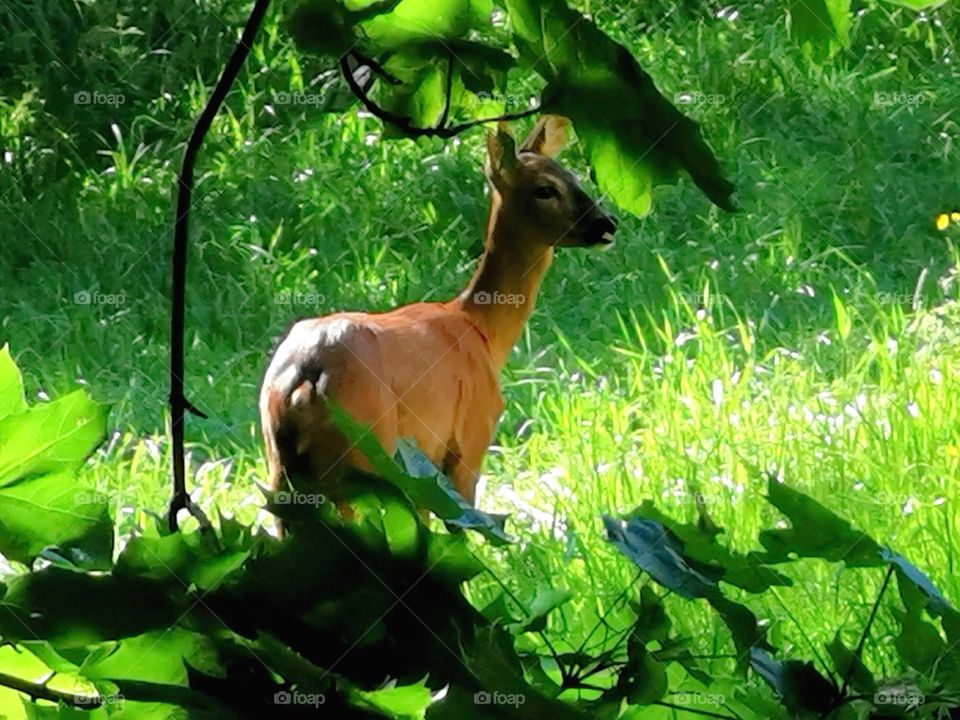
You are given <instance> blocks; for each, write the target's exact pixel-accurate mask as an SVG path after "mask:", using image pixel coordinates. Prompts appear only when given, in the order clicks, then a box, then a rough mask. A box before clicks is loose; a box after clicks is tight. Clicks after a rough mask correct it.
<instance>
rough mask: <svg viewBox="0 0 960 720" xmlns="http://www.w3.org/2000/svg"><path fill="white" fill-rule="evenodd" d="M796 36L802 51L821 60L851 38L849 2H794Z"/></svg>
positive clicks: (791, 5) (804, 0) (793, 17)
mask: <svg viewBox="0 0 960 720" xmlns="http://www.w3.org/2000/svg"><path fill="white" fill-rule="evenodd" d="M789 7H790V21H791V26H792V30H793V36H794V38H795V40H796V41H797V43H798V44H799V45H800V46H801V47H802V48H803V51H804V52H805V53H806V54H807V55H809V56H812V57H813V59H815V60H818V61H822V60H825V59H826V58H828V57H830V56H832V55H833V54H834V53H836V52H837V51H838V50H839V49H840V48H842V47H846V46H847V44H848V42H849V39H850V26H851V14H850V0H791V2H790V6H789Z"/></svg>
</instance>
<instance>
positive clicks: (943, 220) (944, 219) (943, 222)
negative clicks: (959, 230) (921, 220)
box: [937, 213, 950, 230]
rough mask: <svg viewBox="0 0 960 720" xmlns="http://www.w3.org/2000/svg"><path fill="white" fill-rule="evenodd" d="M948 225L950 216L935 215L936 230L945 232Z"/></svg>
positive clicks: (944, 214)
mask: <svg viewBox="0 0 960 720" xmlns="http://www.w3.org/2000/svg"><path fill="white" fill-rule="evenodd" d="M949 224H950V216H949V215H947V214H946V213H940V214H939V215H937V230H946V229H947V225H949Z"/></svg>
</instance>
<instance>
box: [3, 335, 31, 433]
mask: <svg viewBox="0 0 960 720" xmlns="http://www.w3.org/2000/svg"><path fill="white" fill-rule="evenodd" d="M26 409H27V401H26V399H25V398H24V394H23V377H22V376H21V375H20V369H19V368H18V367H17V365H16V363H15V362H14V361H13V357H11V355H10V346H9V345H4V346H3V347H2V348H0V420H2V419H3V418H5V417H7V416H8V415H18V414H19V413H22V412H24V411H25V410H26Z"/></svg>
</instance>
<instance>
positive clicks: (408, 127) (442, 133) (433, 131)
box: [340, 53, 540, 138]
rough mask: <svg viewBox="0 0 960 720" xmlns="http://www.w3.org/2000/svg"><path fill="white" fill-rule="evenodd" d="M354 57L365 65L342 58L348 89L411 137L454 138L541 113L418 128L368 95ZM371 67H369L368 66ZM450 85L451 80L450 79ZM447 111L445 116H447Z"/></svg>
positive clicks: (376, 114) (531, 111) (530, 111)
mask: <svg viewBox="0 0 960 720" xmlns="http://www.w3.org/2000/svg"><path fill="white" fill-rule="evenodd" d="M350 57H353V59H354V61H356V62H357V63H359V64H360V65H365V63H364V61H363V59H362V58H361V57H359V56H357V55H356V54H355V53H348V54H347V55H344V56H343V57H342V58H340V71H341V72H342V73H343V79H344V80H346V83H347V87H349V88H350V92H352V93H353V94H354V95H355V96H356V97H357V99H358V100H359V101H360V103H361V104H362V105H363V107H364V108H365V109H366V110H367V112H369V113H370V114H371V115H373V116H374V117H376V118H378V119H379V120H381V121H382V122H384V123H389V124H390V125H394V126H395V127H398V128H400V130H402V131H403V132H404V133H405V134H406V135H409V136H410V137H439V138H452V137H454V136H456V135H459V134H460V133H462V132H464V131H465V130H469V129H470V128H472V127H476V126H477V125H483V124H485V123H489V122H497V121H500V120H517V119H519V118H525V117H529V116H530V115H535V114H536V113H538V112H540V108H539V107H533V108H530V109H528V110H522V111H520V112H515V113H506V114H504V115H498V116H497V117H488V118H480V119H479V120H471V121H469V122H465V123H460V124H458V125H449V126H444V125H443V123H441V124H440V125H438V126H437V127H428V128H424V127H417V126H415V125H413V124H411V122H410V118H408V117H404V116H403V115H397V114H396V113H393V112H390V111H389V110H386V109H385V108H382V107H380V106H379V105H377V104H376V103H375V102H374V101H373V100H371V99H370V97H369V96H368V95H367V94H366V92H365V91H364V90H363V88H362V87H360V84H359V83H358V82H357V81H356V78H354V76H353V71H352V70H351V69H350V62H349V60H348V58H350ZM367 67H369V66H367ZM448 85H449V78H448ZM449 102H450V96H449V93H448V95H447V103H449ZM446 114H447V113H446V110H445V112H444V115H446ZM445 121H446V117H444V118H443V122H445Z"/></svg>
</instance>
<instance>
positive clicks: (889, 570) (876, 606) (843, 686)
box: [840, 563, 893, 697]
mask: <svg viewBox="0 0 960 720" xmlns="http://www.w3.org/2000/svg"><path fill="white" fill-rule="evenodd" d="M891 577H893V564H892V563H891V565H890V566H889V567H888V568H887V575H886V577H884V578H883V585H881V586H880V592H878V593H877V599H876V600H874V601H873V607H872V608H870V617H868V618H867V624H866V625H865V626H864V628H863V632H862V633H860V640H859V642H857V647H856V649H855V650H854V651H853V662H851V663H850V666H849V667H848V668H847V671H846V672H845V673H844V674H843V683H842V684H841V685H840V697H843V694H844V693H845V692H846V690H847V683H848V681H849V680H850V673H852V672H853V665H854V663H855V662H860V655H861V654H862V653H863V646H864V645H866V643H867V635H869V634H870V627H871V626H872V625H873V620H874V618H876V617H877V610H878V609H879V608H880V601H881V600H882V599H883V594H884V593H885V592H886V591H887V585H889V584H890V578H891Z"/></svg>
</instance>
